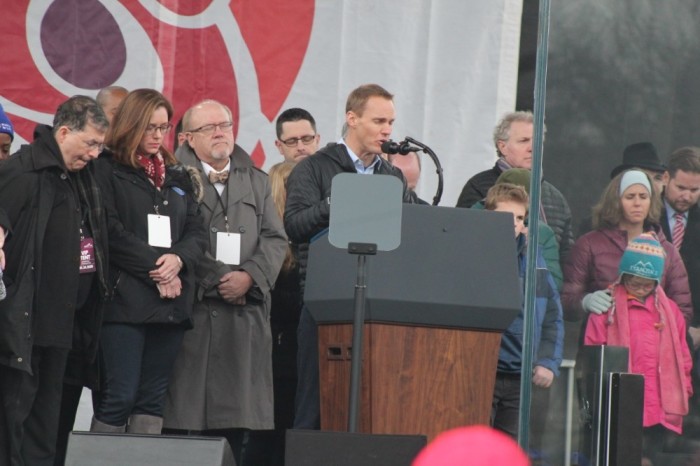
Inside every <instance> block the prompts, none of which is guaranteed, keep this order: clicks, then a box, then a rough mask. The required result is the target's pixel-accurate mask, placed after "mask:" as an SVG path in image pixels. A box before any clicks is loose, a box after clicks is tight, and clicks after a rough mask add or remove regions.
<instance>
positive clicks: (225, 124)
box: [188, 121, 233, 135]
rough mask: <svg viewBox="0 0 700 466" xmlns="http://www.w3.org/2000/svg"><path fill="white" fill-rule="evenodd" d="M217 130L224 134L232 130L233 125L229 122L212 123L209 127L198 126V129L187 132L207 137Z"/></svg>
mask: <svg viewBox="0 0 700 466" xmlns="http://www.w3.org/2000/svg"><path fill="white" fill-rule="evenodd" d="M217 128H218V129H220V130H221V131H224V132H226V131H228V130H230V129H231V128H233V123H232V122H230V121H224V122H223V123H212V124H209V125H204V126H200V127H199V128H195V129H191V130H189V131H188V133H202V134H206V135H209V134H212V133H213V132H214V131H216V129H217Z"/></svg>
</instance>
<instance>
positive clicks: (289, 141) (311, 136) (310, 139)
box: [280, 134, 316, 147]
mask: <svg viewBox="0 0 700 466" xmlns="http://www.w3.org/2000/svg"><path fill="white" fill-rule="evenodd" d="M314 139H316V135H315V134H307V135H306V136H302V137H300V138H289V139H285V140H284V141H282V139H280V141H282V144H284V145H285V146H287V147H295V146H296V145H297V144H299V141H301V142H303V143H304V145H305V146H308V145H309V144H311V143H312V142H313V141H314Z"/></svg>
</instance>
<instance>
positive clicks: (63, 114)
mask: <svg viewBox="0 0 700 466" xmlns="http://www.w3.org/2000/svg"><path fill="white" fill-rule="evenodd" d="M87 124H90V125H92V126H94V127H95V128H96V129H98V130H100V131H103V132H104V131H107V128H108V127H109V120H107V117H106V116H105V112H104V111H103V110H102V107H100V105H99V104H98V103H97V101H96V100H95V99H93V98H92V97H88V96H85V95H76V96H73V97H71V98H70V99H68V100H66V101H65V102H63V103H62V104H61V105H59V106H58V109H56V115H54V117H53V130H54V132H55V131H57V130H58V128H60V127H61V126H66V127H68V128H70V129H71V130H73V131H83V130H84V129H85V126H86V125H87Z"/></svg>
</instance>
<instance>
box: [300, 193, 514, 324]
mask: <svg viewBox="0 0 700 466" xmlns="http://www.w3.org/2000/svg"><path fill="white" fill-rule="evenodd" d="M403 209H404V211H403V217H402V239H401V245H400V246H399V247H398V248H397V249H396V250H394V251H389V252H382V251H380V252H378V253H377V255H376V256H368V257H367V277H366V283H367V290H366V297H367V307H366V321H368V322H387V323H402V324H408V325H420V326H436V327H452V328H474V329H482V330H493V331H502V330H503V329H505V328H507V327H508V326H509V325H510V323H511V322H512V321H513V319H514V318H515V317H516V316H517V314H518V313H519V312H520V309H521V305H522V291H521V288H522V286H521V284H520V279H519V277H518V271H517V260H516V250H515V241H514V238H513V218H512V215H511V214H508V213H499V212H490V211H481V210H472V209H461V208H450V207H433V206H423V205H409V204H405V205H404V206H403ZM356 274H357V256H355V255H351V254H349V253H348V252H347V251H346V250H343V249H338V248H335V247H334V246H332V245H331V244H330V243H329V242H328V238H327V236H321V237H319V238H318V239H317V240H316V241H314V242H313V243H312V244H311V246H310V250H309V262H308V269H307V277H306V293H305V298H304V300H305V303H306V304H307V306H308V307H309V310H310V311H311V314H312V315H313V316H314V319H315V320H316V322H318V323H343V322H348V323H349V322H352V320H353V312H354V286H355V282H356Z"/></svg>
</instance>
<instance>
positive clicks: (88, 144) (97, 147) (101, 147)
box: [80, 138, 105, 153]
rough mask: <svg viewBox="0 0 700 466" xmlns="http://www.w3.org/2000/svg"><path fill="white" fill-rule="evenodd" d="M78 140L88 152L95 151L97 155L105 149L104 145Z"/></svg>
mask: <svg viewBox="0 0 700 466" xmlns="http://www.w3.org/2000/svg"><path fill="white" fill-rule="evenodd" d="M80 140H81V141H82V142H83V144H85V147H87V149H88V150H89V151H93V150H97V152H98V153H99V152H102V151H103V150H104V148H105V145H104V144H102V143H101V142H97V141H95V140H94V139H93V140H90V141H86V140H84V139H83V138H80Z"/></svg>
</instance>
